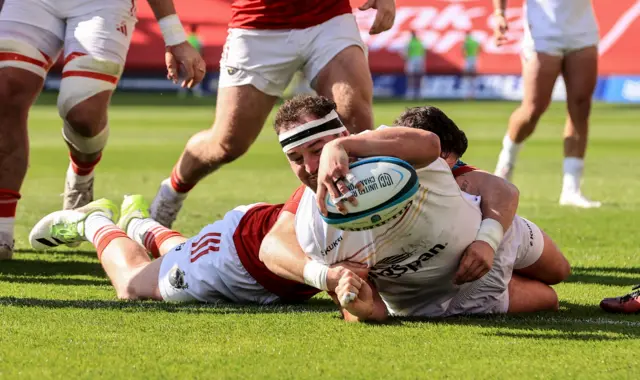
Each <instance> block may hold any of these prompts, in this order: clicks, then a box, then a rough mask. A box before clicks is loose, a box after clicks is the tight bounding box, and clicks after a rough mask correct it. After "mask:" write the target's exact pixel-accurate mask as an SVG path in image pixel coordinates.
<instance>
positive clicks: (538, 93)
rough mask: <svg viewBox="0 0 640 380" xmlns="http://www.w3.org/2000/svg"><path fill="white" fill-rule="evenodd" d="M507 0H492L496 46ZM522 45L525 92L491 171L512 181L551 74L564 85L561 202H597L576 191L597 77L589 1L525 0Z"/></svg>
mask: <svg viewBox="0 0 640 380" xmlns="http://www.w3.org/2000/svg"><path fill="white" fill-rule="evenodd" d="M506 2H507V1H506V0H493V4H494V8H495V21H496V22H495V37H496V42H497V44H498V46H500V45H502V44H503V43H505V41H506V40H507V37H506V32H507V20H506V18H505V15H504V11H505V7H506ZM525 20H526V23H525V36H524V41H523V50H522V76H523V81H524V96H523V99H522V104H521V105H520V107H518V109H516V110H515V111H514V112H513V113H512V114H511V118H510V119H509V128H508V130H507V134H506V135H505V137H504V140H503V142H502V152H500V156H499V157H498V164H497V166H496V170H495V174H496V175H498V176H500V177H503V178H506V179H508V180H511V177H512V174H513V169H514V166H515V162H516V158H517V155H518V152H519V151H520V148H521V144H522V142H524V140H525V139H527V137H529V136H530V135H531V134H532V133H533V131H534V130H535V128H536V124H537V123H538V120H539V119H540V116H542V114H543V113H544V111H545V110H546V109H547V107H548V106H549V102H550V101H551V95H552V92H553V87H554V85H555V82H556V79H557V77H558V75H559V74H562V77H563V79H564V83H565V85H566V89H567V110H568V118H567V121H566V124H565V129H564V157H565V158H564V164H563V169H564V179H563V184H562V193H561V195H560V204H561V205H567V206H576V207H582V208H592V207H600V205H601V204H600V202H595V201H591V200H589V199H587V198H586V197H584V196H583V195H582V192H581V190H580V185H581V180H582V173H583V171H584V156H585V152H586V149H587V136H588V131H589V113H590V112H591V98H592V95H593V91H594V89H595V86H596V81H597V77H598V47H597V45H598V42H599V32H598V24H597V22H596V18H595V15H594V12H593V7H592V5H591V1H590V0H527V1H526V2H525Z"/></svg>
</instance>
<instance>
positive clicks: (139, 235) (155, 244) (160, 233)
mask: <svg viewBox="0 0 640 380" xmlns="http://www.w3.org/2000/svg"><path fill="white" fill-rule="evenodd" d="M127 235H128V236H129V237H131V238H132V239H133V240H135V241H136V242H138V243H140V244H142V245H143V246H144V247H145V248H146V249H147V251H149V252H150V253H151V255H152V256H153V257H154V258H158V257H160V246H161V245H162V243H164V242H165V241H167V240H169V239H170V238H173V237H178V236H182V234H181V233H179V232H177V231H174V230H171V229H168V228H166V227H164V226H162V225H161V224H160V223H158V222H156V221H155V220H153V219H150V218H146V219H133V220H131V221H130V222H129V225H128V226H127Z"/></svg>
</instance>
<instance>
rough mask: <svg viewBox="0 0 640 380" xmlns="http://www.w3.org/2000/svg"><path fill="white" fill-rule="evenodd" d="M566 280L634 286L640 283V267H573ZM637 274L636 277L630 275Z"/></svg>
mask: <svg viewBox="0 0 640 380" xmlns="http://www.w3.org/2000/svg"><path fill="white" fill-rule="evenodd" d="M571 272H572V274H571V276H570V277H569V278H568V279H567V280H566V281H565V282H573V283H583V284H601V285H616V286H633V285H636V284H639V283H640V268H617V267H589V268H585V267H573V268H572V269H571ZM629 275H635V276H634V277H628V276H629Z"/></svg>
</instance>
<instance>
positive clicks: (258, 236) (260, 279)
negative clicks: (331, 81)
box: [30, 128, 517, 304]
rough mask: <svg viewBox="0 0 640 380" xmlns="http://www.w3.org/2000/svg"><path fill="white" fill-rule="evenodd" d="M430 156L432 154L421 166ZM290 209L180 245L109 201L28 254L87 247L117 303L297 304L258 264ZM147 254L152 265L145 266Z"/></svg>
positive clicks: (330, 276) (72, 219)
mask: <svg viewBox="0 0 640 380" xmlns="http://www.w3.org/2000/svg"><path fill="white" fill-rule="evenodd" d="M438 132H440V131H436V134H437V133H438ZM427 136H430V135H429V134H428V133H425V132H424V131H420V130H418V129H414V130H411V129H403V128H394V129H389V130H386V131H376V132H371V133H368V134H366V136H364V137H366V138H365V139H363V136H359V137H358V139H359V140H357V141H355V143H356V144H358V141H360V143H362V142H363V141H366V142H369V143H373V142H377V144H379V145H380V144H385V141H386V142H387V144H397V143H401V144H403V146H415V145H411V143H412V142H413V143H417V144H418V145H419V147H420V150H421V151H422V150H423V146H426V145H429V144H428V142H429V141H428V140H429V139H432V137H427ZM425 137H426V139H425ZM442 140H443V141H450V138H448V137H446V136H442ZM465 144H466V143H465ZM436 156H437V152H434V153H432V154H431V156H430V157H431V158H429V159H433V158H435V157H436ZM403 158H406V159H409V158H410V157H406V156H403ZM477 178H478V177H469V178H468V180H467V182H468V183H469V184H470V186H471V185H473V186H476V187H477V188H480V191H481V192H482V191H483V190H486V185H489V186H490V187H491V188H500V187H504V188H505V189H503V190H502V192H498V191H497V190H495V191H496V193H497V194H503V195H504V196H505V198H511V200H510V201H509V202H504V201H502V200H501V203H502V204H507V205H508V207H513V206H511V204H514V203H515V204H516V205H517V192H514V191H513V190H512V189H511V190H510V188H511V187H512V185H510V184H508V183H506V182H505V181H502V180H499V181H500V182H498V183H496V184H492V183H490V181H488V182H487V181H485V182H482V183H480V182H479V181H478V182H477V181H476V180H477ZM476 182H477V183H476ZM492 191H493V190H492ZM514 198H515V199H514ZM484 201H489V202H495V199H493V200H492V198H491V197H490V196H486V197H485V198H484V199H483V202H484ZM297 205H298V204H297V202H296V201H295V199H293V200H290V201H289V202H287V203H285V204H279V205H267V204H257V205H251V206H242V207H238V208H236V209H234V210H232V211H230V212H228V213H227V214H226V215H225V216H224V218H223V219H222V220H220V221H217V222H214V223H213V224H211V225H209V226H207V227H205V228H204V229H203V230H202V231H201V232H200V233H199V234H198V235H197V236H195V237H193V238H191V239H186V238H185V237H183V236H181V235H180V234H179V233H177V232H175V231H171V230H168V229H166V228H164V227H162V226H160V225H159V224H158V223H156V222H155V221H153V220H151V219H149V218H148V212H147V208H148V207H147V205H146V203H144V200H143V199H142V197H140V196H132V197H127V198H126V199H125V202H124V203H123V205H122V210H121V214H122V216H121V217H120V219H119V220H118V217H117V214H118V210H117V207H116V206H115V205H113V203H112V202H110V201H107V200H99V201H96V202H94V203H92V204H90V205H88V206H87V207H84V208H81V209H79V210H75V211H64V212H60V211H58V212H54V213H52V214H50V215H48V216H46V217H45V218H43V219H42V220H41V221H40V222H38V224H37V225H36V226H35V227H34V228H33V231H32V233H31V236H30V240H31V244H32V246H33V247H34V248H36V249H47V248H51V247H55V246H57V245H60V244H64V243H68V242H76V241H83V240H87V241H90V242H92V243H93V244H94V245H95V247H96V250H97V253H98V258H99V259H100V262H101V263H102V265H103V267H104V268H105V271H106V272H107V275H108V276H109V277H110V279H111V281H112V283H113V285H114V287H115V288H116V292H117V294H118V297H120V298H125V299H141V298H151V299H156V300H167V301H192V300H198V301H204V302H215V301H219V300H230V301H234V302H240V303H261V304H264V303H270V302H276V301H280V302H299V301H303V300H306V299H308V298H310V297H312V296H313V295H314V294H316V293H317V292H319V290H317V289H315V288H312V287H309V286H306V285H302V284H299V283H297V282H293V281H289V280H285V279H283V278H281V277H279V276H277V275H275V274H273V273H272V272H271V271H269V270H268V269H267V268H266V267H265V266H264V264H262V262H261V261H260V260H259V258H258V252H259V248H260V244H261V242H262V239H263V237H264V236H265V235H266V233H267V232H268V231H269V230H270V229H271V227H272V226H273V224H274V223H275V221H276V219H277V217H278V216H279V215H280V214H281V213H282V212H283V210H287V212H289V213H292V214H295V212H296V209H297ZM498 206H499V205H497V204H496V205H491V204H490V205H489V208H491V209H496V210H497V209H498ZM508 207H507V208H508ZM508 212H510V211H507V212H504V213H508ZM511 218H513V213H511ZM115 220H118V221H117V223H114V221H115ZM147 252H150V253H151V254H152V256H154V257H158V259H157V260H154V261H151V259H150V258H149V257H148V254H147ZM344 271H345V269H344V268H343V267H341V266H337V267H334V268H331V269H329V271H328V273H327V284H328V286H329V288H330V289H335V287H336V285H337V283H338V280H339V279H340V278H341V275H342V272H344Z"/></svg>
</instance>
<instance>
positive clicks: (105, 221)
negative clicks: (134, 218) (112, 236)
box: [78, 211, 116, 243]
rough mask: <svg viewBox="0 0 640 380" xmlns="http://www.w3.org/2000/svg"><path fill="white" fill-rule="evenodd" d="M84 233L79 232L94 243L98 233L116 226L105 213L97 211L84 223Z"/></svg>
mask: <svg viewBox="0 0 640 380" xmlns="http://www.w3.org/2000/svg"><path fill="white" fill-rule="evenodd" d="M83 224H84V231H78V232H80V233H83V234H84V237H85V238H86V239H87V240H88V241H90V242H92V243H93V241H94V239H95V237H96V233H98V231H99V230H100V229H101V228H102V227H105V226H115V225H116V224H115V223H114V222H113V220H111V218H109V216H107V215H106V214H105V213H102V212H99V211H96V212H93V213H91V214H89V216H87V219H85V221H84V223H83Z"/></svg>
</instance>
